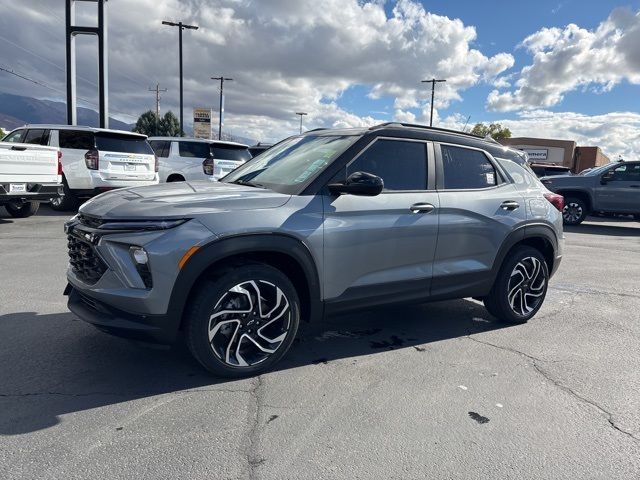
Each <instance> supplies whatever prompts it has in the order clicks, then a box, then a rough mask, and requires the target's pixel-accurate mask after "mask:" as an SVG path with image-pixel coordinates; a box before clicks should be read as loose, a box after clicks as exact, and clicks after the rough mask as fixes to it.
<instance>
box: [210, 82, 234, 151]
mask: <svg viewBox="0 0 640 480" xmlns="http://www.w3.org/2000/svg"><path fill="white" fill-rule="evenodd" d="M211 80H220V112H219V113H218V140H222V118H223V114H224V82H225V80H226V81H228V82H231V81H233V78H227V77H225V76H224V75H220V76H219V77H211Z"/></svg>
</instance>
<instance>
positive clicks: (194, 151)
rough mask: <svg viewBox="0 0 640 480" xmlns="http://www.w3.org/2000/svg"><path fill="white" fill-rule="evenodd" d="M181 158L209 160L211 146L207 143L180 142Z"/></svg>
mask: <svg viewBox="0 0 640 480" xmlns="http://www.w3.org/2000/svg"><path fill="white" fill-rule="evenodd" d="M178 150H179V151H180V156H181V157H187V158H207V157H209V156H211V150H210V145H209V144H208V143H206V142H178Z"/></svg>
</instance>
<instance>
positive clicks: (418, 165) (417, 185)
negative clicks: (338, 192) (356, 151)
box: [347, 140, 427, 190]
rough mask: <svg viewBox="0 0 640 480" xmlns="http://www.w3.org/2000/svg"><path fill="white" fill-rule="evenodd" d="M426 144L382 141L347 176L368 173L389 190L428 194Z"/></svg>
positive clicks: (374, 145)
mask: <svg viewBox="0 0 640 480" xmlns="http://www.w3.org/2000/svg"><path fill="white" fill-rule="evenodd" d="M426 148H427V147H426V144H424V143H422V142H404V141H399V140H378V141H376V142H375V143H374V144H373V145H371V146H370V147H369V148H368V149H367V150H365V151H364V153H363V154H362V155H360V156H359V157H358V158H357V159H356V160H355V161H353V162H352V163H351V164H350V165H349V167H348V168H347V176H349V175H351V174H352V173H354V172H367V173H372V174H374V175H377V176H379V177H380V178H382V180H383V181H384V189H385V190H426V189H427V150H426Z"/></svg>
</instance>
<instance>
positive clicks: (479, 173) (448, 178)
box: [440, 145, 498, 190]
mask: <svg viewBox="0 0 640 480" xmlns="http://www.w3.org/2000/svg"><path fill="white" fill-rule="evenodd" d="M440 148H441V149H442V150H441V151H442V163H443V167H444V188H446V189H448V190H450V189H475V188H488V187H493V186H495V185H497V183H498V178H497V173H496V170H495V168H494V167H493V165H492V164H491V162H490V161H489V159H488V158H487V156H486V155H485V154H484V153H482V152H481V151H479V150H472V149H469V148H463V147H453V146H450V145H441V146H440Z"/></svg>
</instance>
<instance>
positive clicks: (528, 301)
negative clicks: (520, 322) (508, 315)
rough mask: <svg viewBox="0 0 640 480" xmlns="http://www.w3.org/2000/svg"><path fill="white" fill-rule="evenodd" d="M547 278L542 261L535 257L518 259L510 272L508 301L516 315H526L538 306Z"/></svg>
mask: <svg viewBox="0 0 640 480" xmlns="http://www.w3.org/2000/svg"><path fill="white" fill-rule="evenodd" d="M546 283H547V278H546V274H545V270H544V268H543V266H542V262H541V261H540V260H539V259H537V258H536V257H526V258H523V259H522V260H520V261H519V262H518V263H517V264H516V266H515V267H514V268H513V271H512V272H511V276H510V278H509V283H508V292H509V293H508V297H507V299H508V301H509V305H510V306H511V309H512V310H513V311H514V312H515V313H516V314H518V315H521V316H523V317H524V316H527V315H529V314H530V313H531V312H532V311H534V310H535V309H536V308H538V307H539V306H540V304H541V303H542V300H543V298H542V297H543V295H544V292H545V286H546Z"/></svg>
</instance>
